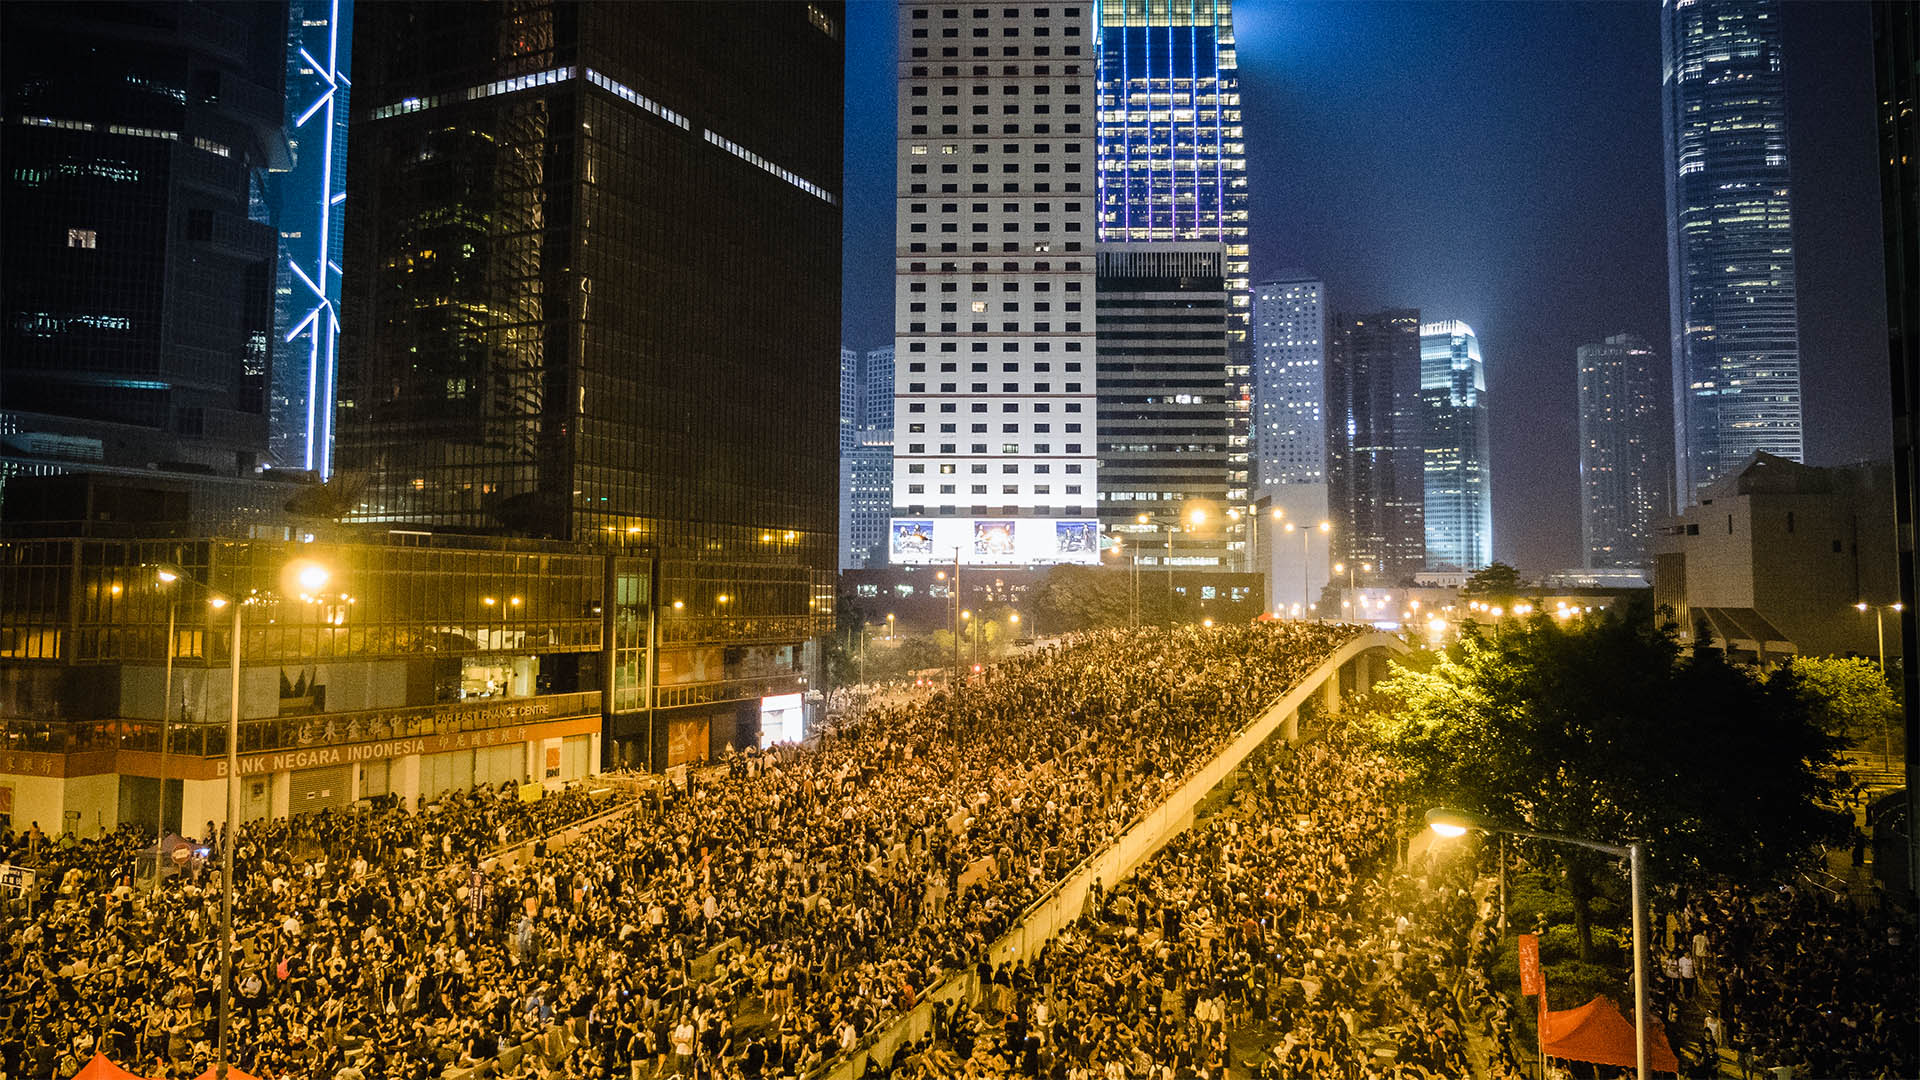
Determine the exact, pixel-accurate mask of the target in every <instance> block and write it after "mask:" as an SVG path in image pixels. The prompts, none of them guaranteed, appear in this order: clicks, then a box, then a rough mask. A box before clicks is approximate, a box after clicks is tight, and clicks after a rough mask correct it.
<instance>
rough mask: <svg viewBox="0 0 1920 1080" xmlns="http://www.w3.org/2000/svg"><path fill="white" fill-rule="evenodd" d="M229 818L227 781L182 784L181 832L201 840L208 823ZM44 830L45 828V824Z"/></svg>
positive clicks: (190, 781) (184, 782) (197, 781)
mask: <svg viewBox="0 0 1920 1080" xmlns="http://www.w3.org/2000/svg"><path fill="white" fill-rule="evenodd" d="M226 818H227V782H226V781H225V780H183V781H181V782H180V831H181V834H182V835H186V836H193V837H196V838H199V837H200V835H201V834H202V833H204V832H206V831H207V822H209V821H213V822H221V821H225V820H226ZM41 827H42V828H45V824H44V823H43V824H42V826H41Z"/></svg>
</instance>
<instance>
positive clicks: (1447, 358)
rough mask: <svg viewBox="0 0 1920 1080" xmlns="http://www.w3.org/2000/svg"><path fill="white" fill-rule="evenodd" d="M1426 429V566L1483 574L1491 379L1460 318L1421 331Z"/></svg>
mask: <svg viewBox="0 0 1920 1080" xmlns="http://www.w3.org/2000/svg"><path fill="white" fill-rule="evenodd" d="M1420 428H1421V436H1422V438H1423V440H1424V441H1423V442H1422V443H1421V461H1422V465H1423V468H1422V473H1423V476H1424V479H1425V488H1426V522H1427V566H1428V567H1429V568H1431V569H1436V570H1443V569H1444V570H1478V569H1480V568H1481V567H1483V566H1486V565H1487V564H1488V563H1490V562H1492V561H1493V489H1492V486H1491V482H1490V478H1489V477H1488V475H1487V466H1488V463H1489V461H1491V459H1492V452H1491V450H1490V449H1489V446H1488V436H1487V374H1486V369H1485V367H1483V366H1482V364H1481V361H1480V339H1479V338H1477V337H1475V336H1474V333H1473V327H1471V326H1468V325H1467V324H1466V323H1463V322H1460V321H1459V320H1453V321H1449V322H1436V323H1425V324H1423V325H1422V326H1421V327H1420Z"/></svg>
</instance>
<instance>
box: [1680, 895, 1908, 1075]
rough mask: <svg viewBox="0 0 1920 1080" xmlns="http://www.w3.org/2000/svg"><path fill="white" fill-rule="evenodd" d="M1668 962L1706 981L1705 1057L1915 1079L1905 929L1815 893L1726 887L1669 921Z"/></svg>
mask: <svg viewBox="0 0 1920 1080" xmlns="http://www.w3.org/2000/svg"><path fill="white" fill-rule="evenodd" d="M1677 921H1678V933H1677V935H1676V938H1677V942H1676V953H1677V955H1676V958H1675V961H1674V966H1675V967H1676V968H1678V966H1679V964H1678V961H1679V959H1682V958H1684V959H1687V960H1690V961H1691V963H1690V964H1689V965H1687V966H1688V967H1690V968H1692V969H1694V971H1693V975H1692V976H1691V978H1676V979H1674V980H1672V987H1673V988H1672V993H1674V995H1675V996H1678V997H1688V998H1691V997H1692V996H1694V994H1695V993H1696V991H1695V990H1694V989H1693V988H1692V987H1690V986H1688V985H1687V984H1688V983H1689V982H1697V981H1700V980H1710V981H1711V983H1712V985H1713V986H1714V988H1715V998H1716V999H1717V1005H1718V1010H1717V1011H1714V1012H1709V1013H1707V1015H1706V1020H1705V1024H1704V1028H1705V1032H1704V1041H1705V1043H1706V1048H1707V1056H1710V1057H1712V1058H1713V1059H1715V1060H1717V1059H1718V1056H1719V1055H1718V1053H1717V1051H1718V1050H1719V1049H1720V1048H1726V1049H1728V1050H1730V1051H1731V1052H1732V1056H1734V1057H1735V1058H1736V1059H1737V1060H1738V1062H1739V1063H1740V1066H1741V1068H1742V1069H1743V1071H1744V1072H1745V1073H1747V1074H1751V1075H1762V1074H1763V1072H1764V1070H1766V1069H1768V1068H1770V1067H1774V1066H1789V1067H1792V1068H1793V1070H1794V1075H1796V1076H1845V1077H1858V1078H1861V1080H1893V1078H1905V1077H1913V1076H1920V1045H1917V1044H1916V1038H1915V1027H1914V1018H1915V1017H1916V1016H1920V971H1916V970H1915V968H1914V964H1913V956H1914V943H1913V941H1912V940H1911V938H1910V937H1909V935H1910V934H1911V926H1912V923H1911V922H1910V921H1908V920H1904V919H1901V918H1899V917H1896V916H1895V915H1893V914H1892V913H1889V912H1887V911H1885V910H1873V911H1868V912H1864V913H1863V912H1861V911H1858V910H1856V909H1854V908H1853V907H1852V906H1851V905H1850V904H1848V903H1846V902H1845V901H1843V900H1838V899H1836V898H1833V897H1830V896H1827V895H1824V894H1822V893H1820V892H1819V891H1817V890H1813V889H1802V888H1796V887H1791V886H1789V887H1784V888H1779V889H1775V890H1770V891H1765V892H1759V893H1755V892H1751V891H1749V890H1746V889H1733V890H1727V891H1716V892H1712V893H1705V894H1701V895H1699V896H1698V897H1695V898H1691V899H1689V900H1688V901H1687V902H1686V903H1685V904H1684V905H1683V906H1682V907H1681V908H1680V911H1679V913H1678V919H1677Z"/></svg>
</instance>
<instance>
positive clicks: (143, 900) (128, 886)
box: [0, 785, 604, 1080]
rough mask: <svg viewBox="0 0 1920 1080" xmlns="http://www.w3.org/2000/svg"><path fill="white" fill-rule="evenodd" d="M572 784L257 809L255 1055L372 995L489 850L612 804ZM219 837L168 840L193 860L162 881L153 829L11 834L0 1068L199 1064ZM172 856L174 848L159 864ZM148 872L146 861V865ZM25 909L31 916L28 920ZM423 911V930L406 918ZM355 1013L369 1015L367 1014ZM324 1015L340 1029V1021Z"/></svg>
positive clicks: (244, 858) (247, 986)
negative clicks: (101, 1061) (278, 814)
mask: <svg viewBox="0 0 1920 1080" xmlns="http://www.w3.org/2000/svg"><path fill="white" fill-rule="evenodd" d="M603 805H604V804H603V803H602V802H601V801H600V800H596V799H595V798H593V797H592V796H591V795H590V794H589V793H588V792H587V790H586V788H585V787H583V786H580V785H575V786H573V787H571V788H568V789H565V790H563V791H558V792H553V793H548V794H547V795H546V797H544V798H542V799H540V800H539V801H533V802H529V801H524V800H522V799H521V798H520V797H519V795H518V793H517V791H515V790H514V789H513V788H512V787H511V786H507V787H503V788H500V789H493V788H478V789H475V790H473V791H467V792H454V793H450V794H447V795H445V796H443V797H442V798H440V799H437V800H433V801H431V802H429V801H426V800H422V801H421V805H419V806H417V807H413V808H408V807H405V806H402V805H401V802H400V800H399V799H397V798H395V797H391V796H388V797H382V798H379V799H376V800H372V805H370V806H367V807H364V808H360V809H356V810H351V811H345V812H338V811H322V812H319V813H315V814H306V815H300V816H297V817H289V818H279V819H264V820H259V821H253V822H248V823H247V824H245V825H244V826H242V827H241V828H240V830H239V831H238V832H237V833H236V834H235V836H234V876H235V881H236V888H235V900H234V928H235V939H236V940H237V941H238V942H239V943H240V948H239V949H238V950H237V954H238V956H239V958H240V959H239V962H238V964H237V965H236V966H237V973H238V974H237V978H236V986H235V991H236V992H235V1001H236V1003H237V1005H238V1006H239V1009H238V1012H239V1013H240V1014H241V1019H240V1020H239V1021H238V1022H236V1024H235V1027H236V1034H238V1035H239V1036H240V1039H241V1041H242V1045H245V1041H246V1040H247V1039H248V1038H249V1036H251V1037H252V1042H253V1044H254V1046H255V1050H254V1053H252V1054H251V1055H249V1057H248V1060H249V1061H255V1062H264V1061H270V1060H272V1058H273V1053H274V1051H273V1049H272V1048H273V1047H275V1046H277V1045H285V1044H288V1043H292V1044H294V1045H300V1044H302V1043H304V1044H306V1045H318V1040H319V1039H320V1037H321V1033H322V1032H326V1033H327V1034H328V1035H332V1034H333V1033H334V1032H335V1031H337V1030H338V1029H339V1028H340V1026H341V1025H343V1024H344V1023H345V1022H346V1020H345V1018H346V1017H347V1015H348V1014H349V1013H352V1014H360V1013H362V1011H363V1007H364V1005H365V1001H364V1000H362V999H356V998H355V997H353V996H352V995H351V993H350V992H348V991H350V989H351V988H353V987H355V986H356V985H363V984H365V983H366V982H367V980H368V979H369V978H378V977H379V973H381V972H383V971H398V970H400V968H401V967H402V966H403V965H402V963H401V962H400V961H398V960H397V959H396V956H395V953H394V950H393V948H392V942H391V939H392V938H397V937H401V936H404V935H406V934H408V933H410V932H411V933H416V934H417V933H421V932H422V931H424V932H426V933H429V934H430V933H431V932H432V931H433V930H435V929H437V928H439V927H440V926H441V925H443V923H444V921H445V919H446V917H447V913H448V908H449V907H450V901H452V900H454V899H456V897H453V896H452V895H450V894H443V893H441V891H440V890H439V889H438V888H437V886H438V885H440V884H441V883H445V882H451V881H454V880H456V879H460V878H463V877H464V876H465V875H466V874H467V873H468V872H469V870H470V869H471V868H472V867H474V866H476V865H477V864H478V856H480V855H484V854H487V853H489V852H492V851H495V850H497V849H499V848H502V847H505V846H508V845H511V844H515V843H518V842H520V841H524V840H528V839H531V838H536V837H542V836H545V835H547V834H549V833H551V832H553V831H554V830H556V829H559V828H562V827H564V826H565V825H567V824H570V823H572V822H576V821H580V820H582V819H584V818H586V817H589V816H590V815H592V814H593V813H594V812H595V811H597V810H599V809H601V808H602V807H603ZM225 839H226V838H225V835H224V833H223V831H222V829H221V827H219V826H216V825H215V824H214V823H213V822H208V823H207V827H206V830H205V832H204V833H203V834H202V835H200V836H199V837H186V838H183V837H178V836H174V837H170V838H169V842H168V843H167V844H166V845H165V850H166V851H168V852H169V853H170V852H171V851H173V850H174V849H176V848H184V850H185V853H186V854H187V856H188V857H187V858H186V859H185V860H184V862H183V863H181V864H179V865H178V867H177V872H174V873H171V874H170V875H169V876H168V877H167V878H166V879H165V880H164V881H163V882H162V884H161V885H160V887H159V888H158V889H155V888H153V887H152V886H151V884H150V883H151V877H150V876H144V877H141V878H140V879H139V880H136V871H137V870H138V869H139V867H140V866H141V864H142V863H143V862H146V861H150V860H151V859H152V858H153V856H154V853H155V851H154V849H155V844H154V839H153V833H152V832H151V831H150V830H142V829H141V828H140V827H138V826H134V825H125V826H122V827H121V828H118V829H115V830H113V831H112V832H109V833H107V834H105V835H103V836H100V837H96V838H92V839H88V840H84V841H75V840H73V839H71V838H63V839H62V840H60V841H55V842H48V840H47V838H46V837H44V836H42V835H40V834H39V832H38V828H37V823H33V824H30V825H29V827H28V829H27V830H24V831H23V832H22V833H21V834H19V835H17V836H12V837H8V838H6V840H5V846H6V848H7V851H8V856H9V859H11V860H16V861H15V862H14V865H17V866H25V867H30V868H31V869H33V870H34V872H35V879H34V884H33V887H32V895H18V896H15V897H13V898H11V899H10V900H9V902H8V905H7V912H6V914H7V918H6V924H5V936H4V939H3V940H0V1068H4V1069H5V1073H6V1075H7V1076H9V1077H12V1076H26V1077H36V1078H37V1077H55V1078H60V1080H65V1078H66V1077H70V1076H71V1075H73V1073H75V1072H77V1071H78V1069H79V1067H80V1065H81V1064H83V1063H84V1062H85V1061H86V1060H87V1059H88V1057H89V1056H90V1055H91V1054H92V1053H93V1052H94V1051H95V1050H98V1051H100V1052H102V1053H106V1054H107V1055H108V1056H109V1057H112V1058H113V1059H115V1060H117V1061H120V1062H123V1063H126V1064H129V1065H134V1064H138V1065H140V1066H143V1067H146V1075H150V1076H154V1077H159V1076H197V1075H199V1073H200V1072H201V1071H203V1070H204V1067H205V1065H206V1063H207V1062H208V1061H209V1060H210V1058H211V1054H212V1045H213V1041H214V1039H215V1038H216V1037H217V1033H218V1028H217V1021H216V1013H215V999H216V992H215V988H216V987H217V986H218V985H219V949H218V940H219V934H218V931H219V926H220V923H221V903H222V890H221V888H220V872H219V861H220V852H221V851H222V850H223V844H224V842H225ZM165 865H167V866H168V867H169V869H174V868H175V864H174V860H172V859H167V860H165ZM148 873H149V874H150V871H148ZM29 912H31V916H29ZM403 922H405V923H413V924H415V928H413V929H409V928H407V927H404V926H398V925H396V924H400V923H403ZM356 1022H360V1023H365V1022H366V1021H365V1018H364V1017H363V1016H361V1017H357V1019H356ZM329 1023H332V1025H333V1027H332V1028H331V1029H330V1028H329Z"/></svg>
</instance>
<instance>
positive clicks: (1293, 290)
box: [1253, 272, 1327, 492]
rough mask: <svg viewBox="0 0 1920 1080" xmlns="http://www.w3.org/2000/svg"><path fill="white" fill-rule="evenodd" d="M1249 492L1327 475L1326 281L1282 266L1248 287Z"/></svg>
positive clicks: (1317, 480) (1320, 481)
mask: <svg viewBox="0 0 1920 1080" xmlns="http://www.w3.org/2000/svg"><path fill="white" fill-rule="evenodd" d="M1253 323H1254V327H1253V349H1254V358H1253V366H1254V389H1253V411H1254V460H1255V466H1254V475H1255V490H1256V492H1266V491H1267V490H1268V489H1270V488H1272V487H1273V486H1274V485H1276V484H1324V483H1326V480H1327V421H1326V396H1327V390H1326V381H1325V380H1326V374H1325V371H1324V368H1325V364H1326V356H1327V305H1326V285H1325V284H1324V283H1323V282H1321V281H1320V279H1319V278H1316V277H1312V276H1310V275H1307V274H1303V273H1297V272H1296V273H1289V274H1283V275H1281V276H1280V277H1278V278H1275V279H1274V280H1272V281H1263V282H1261V283H1260V284H1259V285H1258V286H1256V287H1255V289H1254V298H1253Z"/></svg>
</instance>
